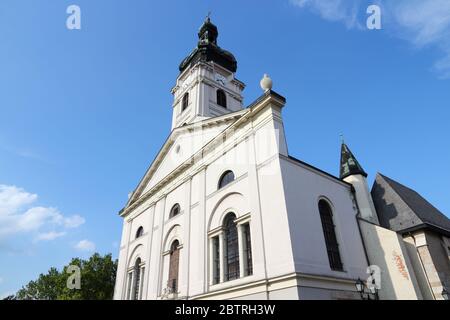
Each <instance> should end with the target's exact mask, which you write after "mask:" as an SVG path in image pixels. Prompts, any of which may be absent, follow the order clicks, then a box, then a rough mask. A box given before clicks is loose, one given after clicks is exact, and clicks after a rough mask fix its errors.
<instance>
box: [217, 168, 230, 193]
mask: <svg viewBox="0 0 450 320" xmlns="http://www.w3.org/2000/svg"><path fill="white" fill-rule="evenodd" d="M233 181H234V173H233V171H230V170H228V171H225V172H224V173H223V174H222V176H221V177H220V179H219V184H218V187H217V188H218V189H222V188H223V187H225V186H226V185H227V184H229V183H231V182H233Z"/></svg>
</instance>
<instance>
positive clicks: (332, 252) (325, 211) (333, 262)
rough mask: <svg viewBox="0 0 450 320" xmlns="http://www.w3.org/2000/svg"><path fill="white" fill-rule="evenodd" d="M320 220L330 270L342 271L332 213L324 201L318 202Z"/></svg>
mask: <svg viewBox="0 0 450 320" xmlns="http://www.w3.org/2000/svg"><path fill="white" fill-rule="evenodd" d="M319 212H320V219H321V220H322V228H323V234H324V236H325V245H326V247H327V253H328V260H329V262H330V267H331V269H332V270H336V271H342V270H343V266H342V260H341V255H340V253H339V244H338V242H337V237H336V229H335V226H334V223H333V212H332V210H331V207H330V205H329V204H328V202H326V201H325V200H320V201H319Z"/></svg>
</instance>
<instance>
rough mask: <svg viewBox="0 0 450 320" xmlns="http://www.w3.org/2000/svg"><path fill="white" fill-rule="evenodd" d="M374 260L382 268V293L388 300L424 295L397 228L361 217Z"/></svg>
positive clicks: (368, 248) (381, 296)
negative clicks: (382, 225)
mask: <svg viewBox="0 0 450 320" xmlns="http://www.w3.org/2000/svg"><path fill="white" fill-rule="evenodd" d="M360 225H361V232H362V234H363V237H364V243H365V244H366V248H367V253H368V256H369V260H370V263H371V264H373V265H377V266H379V267H380V269H381V289H380V291H379V295H380V298H381V299H386V300H417V299H422V295H421V292H420V288H419V285H418V283H417V280H416V277H415V274H414V272H411V271H412V270H413V268H412V264H411V263H410V260H409V257H408V253H407V250H406V248H405V246H404V244H403V240H402V239H401V237H400V236H399V235H398V234H397V233H396V232H394V231H391V230H388V229H385V228H382V227H380V226H377V225H374V224H371V223H369V222H366V221H364V220H360Z"/></svg>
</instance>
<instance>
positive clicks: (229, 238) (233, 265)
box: [224, 213, 239, 281]
mask: <svg viewBox="0 0 450 320" xmlns="http://www.w3.org/2000/svg"><path fill="white" fill-rule="evenodd" d="M235 219H236V216H235V214H234V213H229V214H228V215H227V216H226V217H225V220H224V229H225V263H226V269H225V271H226V279H227V281H229V280H234V279H238V278H239V244H238V233H237V227H236V223H235V222H234V220H235Z"/></svg>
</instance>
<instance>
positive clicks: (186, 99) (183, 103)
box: [181, 92, 189, 111]
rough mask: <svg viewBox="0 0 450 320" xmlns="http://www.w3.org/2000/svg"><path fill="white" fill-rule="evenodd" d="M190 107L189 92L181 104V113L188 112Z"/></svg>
mask: <svg viewBox="0 0 450 320" xmlns="http://www.w3.org/2000/svg"><path fill="white" fill-rule="evenodd" d="M188 105H189V92H186V93H185V94H184V96H183V101H182V102H181V111H184V110H186V108H187V107H188Z"/></svg>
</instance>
